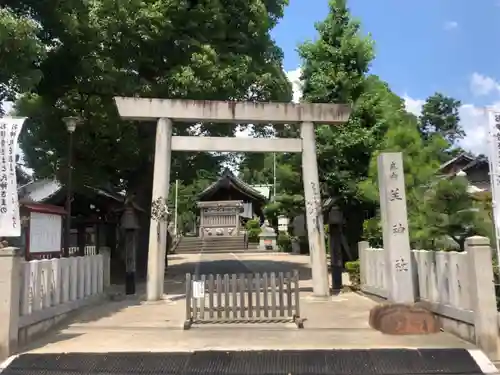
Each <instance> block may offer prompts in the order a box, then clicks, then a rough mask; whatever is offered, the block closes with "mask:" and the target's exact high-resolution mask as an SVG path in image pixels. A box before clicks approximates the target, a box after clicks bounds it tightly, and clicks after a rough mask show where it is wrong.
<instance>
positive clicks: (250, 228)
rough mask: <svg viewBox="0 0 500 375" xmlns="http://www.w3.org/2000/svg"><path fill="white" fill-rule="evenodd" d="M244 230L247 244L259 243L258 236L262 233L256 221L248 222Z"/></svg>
mask: <svg viewBox="0 0 500 375" xmlns="http://www.w3.org/2000/svg"><path fill="white" fill-rule="evenodd" d="M245 228H246V230H247V235H248V242H251V243H257V242H259V234H260V232H261V231H262V230H261V229H260V222H259V220H258V219H252V220H248V221H247V223H246V225H245Z"/></svg>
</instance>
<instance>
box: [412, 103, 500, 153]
mask: <svg viewBox="0 0 500 375" xmlns="http://www.w3.org/2000/svg"><path fill="white" fill-rule="evenodd" d="M403 99H404V100H405V104H406V109H407V110H408V111H409V112H411V113H413V114H415V115H417V116H418V115H420V112H421V110H422V105H423V104H424V102H425V101H424V100H422V99H413V98H411V97H409V96H407V95H404V96H403ZM490 107H492V108H494V109H498V110H500V101H498V102H495V103H492V105H491V106H490ZM460 123H461V124H462V127H463V129H464V131H465V138H464V139H462V140H461V141H460V143H459V144H460V146H461V147H462V148H463V149H465V150H467V151H471V152H473V153H475V154H486V155H487V154H488V123H487V117H486V113H485V110H484V108H483V107H478V106H475V105H474V104H463V105H462V106H461V107H460Z"/></svg>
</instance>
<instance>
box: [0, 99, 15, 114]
mask: <svg viewBox="0 0 500 375" xmlns="http://www.w3.org/2000/svg"><path fill="white" fill-rule="evenodd" d="M0 106H2V108H3V110H4V111H5V113H9V112H10V111H11V110H12V107H13V106H14V103H12V102H3V103H1V102H0Z"/></svg>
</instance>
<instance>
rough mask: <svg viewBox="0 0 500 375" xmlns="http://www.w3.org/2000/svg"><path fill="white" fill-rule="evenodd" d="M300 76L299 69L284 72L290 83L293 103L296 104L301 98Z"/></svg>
mask: <svg viewBox="0 0 500 375" xmlns="http://www.w3.org/2000/svg"><path fill="white" fill-rule="evenodd" d="M301 74H302V69H300V68H297V69H295V70H290V71H289V72H286V76H287V77H288V79H289V80H290V82H291V83H292V89H293V102H294V103H298V102H299V101H300V97H301V96H302V83H301V82H300V75H301Z"/></svg>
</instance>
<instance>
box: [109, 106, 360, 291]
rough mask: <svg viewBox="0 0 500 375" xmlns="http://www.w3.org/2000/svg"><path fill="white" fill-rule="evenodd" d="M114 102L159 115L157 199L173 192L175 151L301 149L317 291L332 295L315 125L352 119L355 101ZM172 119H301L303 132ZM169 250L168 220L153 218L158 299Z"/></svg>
mask: <svg viewBox="0 0 500 375" xmlns="http://www.w3.org/2000/svg"><path fill="white" fill-rule="evenodd" d="M115 102H116V106H117V108H118V112H119V113H120V116H121V117H122V118H123V119H127V120H149V121H151V120H157V121H158V123H157V127H156V146H155V163H154V177H153V195H152V199H153V201H155V200H156V199H158V198H165V199H166V198H167V197H168V189H169V184H170V167H171V165H170V164H171V152H172V151H189V152H193V151H194V152H200V151H206V152H301V153H302V172H303V173H302V179H303V183H304V197H305V201H306V220H307V230H308V236H309V251H310V256H311V268H312V279H313V294H314V295H315V296H317V297H327V296H328V295H329V293H330V290H329V282H328V271H327V262H326V250H325V236H324V228H323V216H322V212H321V197H320V191H319V179H318V164H317V160H316V140H315V134H314V126H315V124H321V125H327V124H330V125H338V124H342V123H345V122H347V120H348V119H349V115H350V113H351V108H350V106H348V105H346V104H311V103H304V104H293V103H252V102H223V101H196V100H172V99H143V98H123V97H116V98H115ZM172 121H176V122H188V123H196V122H215V123H227V122H229V123H251V124H255V123H267V124H268V123H286V124H290V123H300V124H301V138H300V139H299V138H273V139H269V138H234V137H192V136H187V137H186V136H172ZM166 250H167V244H166V223H164V224H162V223H158V222H156V220H155V219H154V218H152V219H151V227H150V233H149V249H148V251H149V253H148V281H147V296H148V300H150V301H155V300H159V299H161V298H162V295H163V279H164V267H165V255H166Z"/></svg>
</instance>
